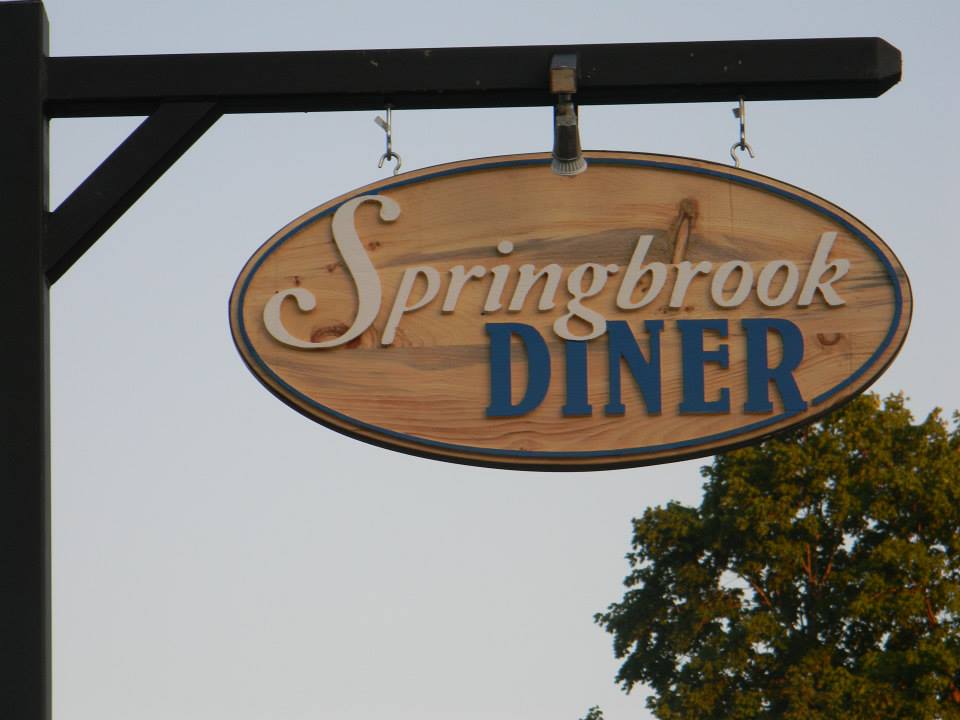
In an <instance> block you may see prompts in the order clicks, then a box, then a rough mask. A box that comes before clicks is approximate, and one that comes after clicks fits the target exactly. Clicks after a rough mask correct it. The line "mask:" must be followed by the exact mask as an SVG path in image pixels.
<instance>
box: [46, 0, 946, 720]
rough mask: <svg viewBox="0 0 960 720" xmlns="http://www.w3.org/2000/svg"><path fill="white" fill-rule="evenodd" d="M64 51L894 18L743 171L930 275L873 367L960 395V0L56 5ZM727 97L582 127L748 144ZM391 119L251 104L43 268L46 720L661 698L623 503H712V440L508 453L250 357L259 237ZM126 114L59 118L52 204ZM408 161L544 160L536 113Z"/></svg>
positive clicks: (235, 718) (120, 130)
mask: <svg viewBox="0 0 960 720" xmlns="http://www.w3.org/2000/svg"><path fill="white" fill-rule="evenodd" d="M46 7H47V13H48V16H49V18H50V24H51V42H50V46H51V54H53V55H97V54H128V53H129V54H136V53H178V52H221V51H223V52H225V51H254V50H323V49H346V48H378V47H441V46H460V45H502V44H549V43H557V44H562V43H599V42H645V41H668V40H728V39H760V38H788V37H832V36H833V37H840V36H857V35H863V36H870V35H877V36H881V37H884V38H885V39H887V40H888V41H889V42H891V43H893V44H894V45H896V46H897V47H899V48H900V49H901V50H902V51H903V54H904V68H905V70H904V80H903V82H902V83H901V84H900V85H899V86H897V87H895V88H894V89H893V90H892V91H890V92H888V93H887V94H886V95H884V96H883V97H881V98H879V99H875V100H840V101H809V102H777V103H751V104H749V105H748V117H749V120H750V123H749V128H748V129H749V137H748V140H749V142H750V143H751V144H752V145H753V148H754V150H755V151H756V153H757V157H756V160H754V161H748V162H746V163H745V167H747V168H749V169H754V170H757V171H758V172H761V173H764V174H767V175H771V176H773V177H776V178H779V179H782V180H785V181H787V182H790V183H793V184H795V185H798V186H800V187H802V188H805V189H808V190H811V191H813V192H815V193H817V194H819V195H821V196H824V197H826V198H828V199H830V200H832V201H833V202H835V203H837V204H839V205H840V206H842V207H844V208H846V209H847V210H849V211H850V212H852V213H853V214H855V215H857V216H858V217H859V218H861V219H862V220H863V221H864V222H866V223H867V224H868V225H870V226H871V227H872V228H873V229H874V230H876V231H877V232H878V233H879V235H880V236H881V237H883V238H884V239H885V240H886V241H887V243H888V244H889V245H890V246H891V247H892V248H893V250H894V251H895V252H896V253H897V254H898V256H899V257H900V259H901V261H902V262H903V264H904V266H905V267H906V269H907V272H908V273H909V274H910V276H911V279H912V283H913V290H914V295H915V303H916V307H915V312H914V318H913V325H912V329H911V332H910V336H909V337H908V339H907V343H906V346H905V347H904V349H903V351H902V352H901V354H900V357H899V358H898V359H897V360H896V362H895V363H894V365H893V366H892V367H891V369H890V370H889V371H888V372H887V374H886V375H885V376H884V377H883V378H882V379H881V380H880V381H879V382H878V383H877V384H876V386H875V389H876V390H877V391H879V392H881V393H889V392H893V391H897V390H901V389H902V390H903V391H905V392H906V393H907V394H908V395H909V396H910V397H911V398H912V400H911V403H910V405H911V407H912V408H913V410H914V412H915V414H917V415H918V416H921V415H925V414H926V413H927V412H928V411H929V410H930V409H931V408H932V407H933V406H935V405H941V406H943V407H944V408H946V409H947V410H948V411H952V410H953V409H956V408H960V384H958V383H957V382H956V379H955V373H956V362H957V361H956V358H957V357H958V356H960V338H958V333H957V331H956V327H957V314H958V302H957V296H958V291H957V286H958V277H957V271H958V266H960V242H958V239H957V238H956V220H955V217H954V214H953V211H954V210H955V209H956V207H957V196H958V192H957V191H958V190H960V182H958V180H957V174H956V168H957V164H958V160H960V146H958V142H957V139H956V128H957V116H958V110H960V104H958V100H957V76H958V70H960V61H958V59H957V53H956V46H955V35H956V29H957V27H958V26H960V11H958V8H960V6H958V4H957V3H956V2H953V1H952V0H949V1H948V0H942V1H940V2H933V1H931V2H915V3H909V4H908V3H904V2H902V0H898V1H897V2H892V1H888V0H870V1H859V0H857V1H844V2H837V1H836V0H831V1H830V2H823V1H820V0H805V1H804V2H794V1H789V2H785V1H784V2H771V1H770V0H763V1H757V2H737V1H731V2H724V3H720V2H708V1H706V0H702V1H699V2H695V1H692V0H686V1H683V0H674V1H673V2H668V3H646V2H638V1H636V0H634V1H633V2H603V1H599V2H592V3H586V2H582V1H580V2H574V1H573V0H554V1H552V2H522V1H521V0H510V1H509V2H507V1H505V0H488V1H487V2H483V3H458V2H452V1H449V2H427V1H426V0H404V1H403V2H399V1H397V0H394V1H393V2H386V1H384V0H371V1H370V2H343V1H341V2H328V1H314V2H309V1H308V0H274V1H273V2H264V1H262V0H259V1H256V2H254V1H252V0H163V1H162V2H161V1H159V0H157V1H153V0H150V1H148V0H48V2H47V3H46ZM731 107H732V105H731V104H729V103H721V104H715V105H686V106H658V107H654V106H623V107H616V106H615V107H605V108H594V107H586V108H584V109H583V110H582V113H581V125H582V138H583V144H584V146H586V147H589V148H596V149H615V150H637V151H650V152H659V153H672V154H678V155H685V156H692V157H701V158H705V159H709V160H714V161H718V162H729V156H728V154H727V153H728V150H729V147H730V145H731V144H732V143H733V142H734V141H735V140H736V132H737V128H736V124H735V120H734V119H733V117H732V115H731V113H730V109H731ZM374 116H375V113H370V112H363V113H340V114H289V115H259V116H258V115H250V116H231V117H226V118H224V119H222V120H220V121H219V122H218V123H217V124H216V125H215V126H214V127H213V129H212V130H211V131H209V132H208V133H207V134H206V135H205V136H204V137H203V138H202V139H201V140H200V141H199V142H198V143H197V145H196V146H195V147H194V148H193V149H192V150H191V151H189V152H188V153H187V155H186V156H185V157H184V158H182V159H181V160H180V161H179V162H178V163H177V164H176V165H175V166H174V167H173V169H172V170H171V171H169V172H168V173H167V174H166V175H165V176H164V177H163V178H162V179H161V180H160V181H159V182H158V183H157V184H156V185H155V186H154V188H153V189H151V190H150V191H149V192H148V193H147V195H146V196H145V197H144V198H143V199H141V200H140V201H139V202H138V203H137V204H136V205H135V206H134V207H133V208H132V210H131V211H130V212H128V213H127V214H126V216H125V217H124V218H122V219H121V220H120V221H119V222H118V223H117V224H116V225H115V226H114V227H113V228H112V229H111V230H110V231H109V232H108V233H107V234H106V235H105V236H104V237H103V239H101V240H100V241H99V242H98V243H97V245H96V246H95V247H94V248H93V249H92V250H91V251H90V252H88V253H87V254H86V256H84V258H83V259H82V260H81V261H80V262H78V263H77V264H76V265H75V266H74V267H73V269H71V270H70V271H69V272H68V273H67V274H66V275H65V276H64V277H63V278H62V279H61V280H60V281H59V282H58V283H57V284H56V285H55V286H54V288H53V291H52V348H53V366H52V373H53V378H52V383H53V433H54V434H53V489H54V501H53V511H54V512H53V520H54V545H53V553H54V616H53V620H54V641H53V642H54V700H55V713H56V714H55V717H56V719H57V720H128V719H130V718H136V719H137V720H166V719H167V718H178V719H179V720H221V719H222V720H266V719H268V718H269V719H270V720H307V719H312V718H338V720H374V719H375V718H376V719H377V720H382V719H386V718H389V719H390V720H408V719H409V720H414V719H416V720H430V719H432V718H436V719H438V720H439V719H440V718H450V717H457V718H464V719H470V720H474V719H475V720H480V719H483V720H487V719H490V720H512V719H517V720H519V719H520V718H524V719H526V720H548V719H549V720H559V719H562V718H568V719H569V720H576V718H579V717H581V716H582V715H583V714H584V713H585V712H586V710H587V708H588V707H590V706H591V705H594V704H599V705H601V706H602V707H603V709H604V711H605V712H606V715H607V718H608V720H620V719H621V718H645V717H649V715H648V714H647V712H646V710H645V708H644V702H643V700H644V692H643V691H642V690H640V689H638V690H635V691H634V693H633V694H632V695H630V696H626V695H624V694H623V693H622V692H621V691H620V690H618V689H617V688H616V687H615V685H614V684H613V676H614V674H615V672H616V668H617V663H616V661H615V660H614V658H613V657H612V652H611V649H610V641H609V638H608V636H607V635H606V634H605V633H604V632H602V631H601V630H600V629H599V628H597V627H596V626H594V625H593V623H592V616H593V613H594V612H597V611H599V610H602V609H603V608H605V607H606V605H607V604H608V603H610V602H612V601H614V600H617V599H619V597H620V594H621V585H620V583H621V579H622V577H623V576H624V575H625V573H626V570H627V567H626V564H625V561H624V559H623V554H624V553H625V552H626V551H627V549H628V543H629V538H630V519H631V518H632V517H634V516H637V515H639V514H641V513H642V512H643V510H644V508H645V507H647V506H650V505H654V504H661V503H664V502H667V501H668V500H671V499H676V500H680V501H683V502H686V503H696V502H698V501H699V495H700V485H701V478H700V476H699V474H698V467H699V466H700V465H701V464H702V462H700V461H694V462H686V463H679V464H674V465H668V466H662V467H654V468H646V469H637V470H618V471H613V472H604V473H584V474H535V473H521V472H507V471H496V470H486V469H480V468H469V467H461V466H457V465H451V464H445V463H439V462H433V461H428V460H421V459H417V458H413V457H407V456H405V455H402V454H399V453H394V452H390V451H387V450H381V449H379V448H375V447H371V446H368V445H364V444H361V443H358V442H356V441H353V440H350V439H347V438H345V437H342V436H340V435H338V434H336V433H334V432H332V431H329V430H326V429H324V428H323V427H321V426H319V425H316V424H314V423H312V422H310V421H308V420H306V419H305V418H303V417H301V416H300V415H298V414H296V413H294V412H292V411H291V410H290V409H288V408H287V407H286V406H285V405H283V404H282V403H280V402H278V401H277V400H275V399H274V398H273V397H272V396H270V395H269V394H268V393H267V392H266V391H265V390H263V389H262V388H261V386H260V384H259V383H258V382H257V381H256V380H255V379H254V378H253V376H252V375H251V374H250V373H249V372H248V371H247V369H246V368H245V366H244V365H243V363H242V361H241V360H240V357H239V356H238V354H237V352H236V351H235V349H234V347H233V343H232V341H231V339H230V332H229V327H228V322H227V299H228V296H229V293H230V289H231V286H232V283H233V281H234V278H235V277H236V275H237V273H239V271H240V269H241V268H242V267H243V265H244V263H245V262H246V260H247V258H248V257H249V256H250V255H251V254H252V253H253V252H254V250H255V249H256V248H257V247H258V246H259V245H260V244H261V243H263V242H264V241H265V240H266V239H267V238H268V237H270V235H272V234H273V233H274V232H275V231H276V230H277V229H279V228H280V227H281V226H283V225H284V224H286V223H287V222H288V221H290V220H291V219H293V218H294V217H297V216H298V215H300V214H301V213H303V212H305V211H306V210H309V209H310V208H312V207H314V206H316V205H319V204H321V203H322V202H324V201H326V200H328V199H330V198H332V197H334V196H336V195H338V194H340V193H343V192H346V191H348V190H351V189H353V188H356V187H358V186H360V185H363V184H365V183H367V182H370V181H372V180H376V179H378V178H380V177H383V176H385V175H386V170H378V169H377V166H376V164H377V160H378V158H379V157H380V154H381V153H382V152H383V134H382V132H381V130H380V129H379V128H377V127H376V126H375V125H374V123H373V118H374ZM137 122H138V121H137V120H136V119H119V120H118V119H105V120H69V121H68V120H60V121H56V122H54V123H53V129H52V162H51V191H52V202H53V204H54V205H56V203H58V202H59V201H60V200H62V199H63V197H65V196H66V195H67V194H68V193H69V192H70V191H71V190H72V189H73V187H75V186H76V184H77V183H78V182H80V181H81V180H82V179H83V178H84V177H85V176H86V174H87V173H88V172H89V171H90V170H91V169H93V168H94V167H95V166H96V165H97V164H98V163H99V162H100V161H101V160H102V159H103V158H104V157H105V156H106V154H107V153H109V151H110V150H111V149H112V148H113V147H114V146H115V145H116V144H117V143H118V142H119V141H120V140H121V139H122V138H123V137H124V136H125V135H126V133H128V132H129V131H130V129H132V128H133V127H134V126H135V125H136V123H137ZM394 125H395V149H396V150H397V151H398V152H400V153H401V154H402V156H403V159H404V164H405V167H407V168H411V169H412V168H416V167H423V166H428V165H433V164H437V163H442V162H448V161H454V160H459V159H464V158H468V157H479V156H486V155H499V154H505V153H513V152H529V151H539V150H547V149H549V147H550V143H551V115H550V110H549V109H547V108H536V109H510V110H498V109H494V110H482V111H481V110H476V111H472V110H467V111H432V112H397V113H394Z"/></svg>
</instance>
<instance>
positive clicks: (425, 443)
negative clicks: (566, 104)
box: [236, 154, 905, 469]
mask: <svg viewBox="0 0 960 720" xmlns="http://www.w3.org/2000/svg"><path fill="white" fill-rule="evenodd" d="M588 159H589V161H590V163H591V164H592V165H623V166H632V167H644V168H658V169H665V170H671V171H674V172H685V173H692V174H695V175H705V176H707V177H714V178H719V179H722V180H726V181H728V182H734V183H737V184H739V185H746V186H747V187H752V188H755V189H759V190H762V191H764V192H769V193H772V194H774V195H778V196H780V197H783V198H786V199H787V200H790V201H793V202H797V203H799V204H801V205H803V206H805V207H807V208H809V209H812V210H814V211H815V212H817V213H819V214H821V215H823V216H825V217H827V218H829V219H830V220H831V221H833V222H835V223H837V224H838V225H840V226H842V227H843V228H844V229H845V230H847V232H849V233H850V234H851V235H853V236H854V237H856V238H857V239H859V240H860V241H861V242H862V243H863V244H864V245H866V246H867V247H868V248H870V250H872V251H873V253H874V254H875V255H876V256H877V257H878V258H879V259H880V262H881V263H882V264H883V267H884V268H885V269H886V271H887V275H888V277H889V278H890V282H891V284H892V285H893V290H894V313H893V317H892V320H891V323H890V327H889V328H888V329H887V334H886V335H885V336H884V339H883V342H881V343H880V345H879V347H877V349H876V350H875V351H874V352H873V353H872V354H871V355H870V357H869V358H868V359H867V361H866V362H864V363H863V364H862V365H861V366H860V367H859V368H857V370H856V371H855V372H854V373H853V374H851V375H850V376H848V377H847V378H846V379H845V380H843V381H842V382H840V383H838V384H837V385H835V386H834V387H832V388H830V389H829V390H827V391H826V392H823V393H821V394H820V395H818V396H816V397H815V398H814V399H813V400H812V401H811V405H813V406H817V405H821V404H823V403H824V402H825V401H827V400H829V399H830V398H831V397H833V396H834V395H836V394H837V393H838V392H840V391H841V390H843V389H845V388H847V387H849V386H850V385H851V384H852V383H853V382H854V381H856V380H857V378H859V377H860V376H862V375H863V374H864V373H866V372H867V370H868V369H869V368H870V367H871V366H873V364H874V363H875V362H876V361H877V360H878V359H879V358H880V356H881V355H883V353H884V352H886V350H887V348H888V347H889V346H890V344H891V343H892V342H893V339H894V337H895V336H896V333H897V328H898V327H899V326H900V320H901V317H902V314H903V293H902V291H901V289H900V282H899V279H898V278H897V273H896V269H895V268H894V267H893V265H892V263H891V262H890V260H889V259H888V258H887V256H886V254H885V253H884V252H882V251H881V250H880V248H878V247H877V245H876V243H874V242H873V240H871V239H870V238H869V237H867V236H866V235H865V234H864V233H863V232H861V231H860V230H859V229H858V228H856V227H855V226H853V225H852V224H851V223H850V222H848V221H847V220H846V219H845V218H843V217H841V216H839V215H837V214H836V213H834V212H833V211H831V210H829V209H828V208H826V207H823V206H821V205H818V204H817V203H815V202H813V201H811V200H809V199H807V198H805V197H802V196H800V195H797V194H795V193H792V192H790V191H788V190H784V189H782V188H779V187H775V186H772V185H768V184H766V183H765V182H763V181H761V180H756V179H753V178H749V177H742V176H740V175H733V174H731V173H728V172H724V171H722V170H714V169H711V168H704V167H696V166H690V165H683V164H680V163H671V162H666V161H659V160H648V159H640V158H624V157H602V156H600V157H597V156H592V155H589V154H588ZM550 162H551V161H550V158H549V157H538V158H525V159H517V160H506V161H497V160H491V161H490V162H486V163H478V164H476V165H467V166H463V167H457V168H448V169H446V170H437V171H436V172H433V173H428V174H425V175H420V176H417V177H414V178H408V179H404V180H397V181H396V182H392V183H388V184H386V185H383V186H381V187H379V188H377V189H376V190H372V191H368V194H370V193H373V194H378V193H381V192H386V191H389V190H392V189H395V188H398V187H403V186H405V185H412V184H414V183H419V182H425V181H428V180H436V179H438V178H442V177H449V176H452V175H459V174H463V173H467V172H477V171H483V170H494V169H498V168H505V167H530V166H537V165H549V164H550ZM359 194H360V193H359V192H357V193H354V194H352V195H350V196H348V197H346V198H345V199H344V200H342V201H341V202H339V203H337V204H336V205H332V206H330V207H329V208H327V209H326V210H324V211H322V212H319V213H317V214H316V215H314V216H312V217H310V218H309V219H307V220H304V221H303V222H302V223H299V224H297V225H296V226H294V227H293V228H292V229H290V230H289V231H288V232H286V233H285V234H284V235H283V237H281V238H280V239H279V240H277V241H275V242H274V243H273V245H271V246H270V247H269V248H268V249H267V250H266V252H264V253H263V255H262V256H261V257H260V258H258V259H257V262H256V263H254V265H253V267H252V268H250V271H249V272H248V273H247V275H246V277H245V278H244V281H243V284H242V285H241V287H240V293H239V295H238V298H237V305H236V308H237V315H236V322H237V328H238V329H239V332H240V337H241V340H242V342H243V344H244V347H246V349H247V351H248V352H249V353H250V356H251V357H252V358H253V360H254V362H255V363H256V364H257V366H258V367H259V369H260V371H261V373H262V375H263V377H266V378H269V379H270V380H271V381H272V382H274V383H276V385H277V386H279V387H281V388H283V390H284V391H285V392H287V393H288V394H289V395H290V396H291V397H293V398H297V399H299V400H300V401H301V402H303V403H305V404H306V405H307V406H308V407H311V408H314V409H316V410H318V411H320V412H321V413H323V414H324V415H327V416H329V417H332V418H336V419H338V420H340V421H341V422H344V423H346V424H347V425H348V426H352V427H354V428H357V429H360V430H364V431H370V432H375V433H378V434H380V435H382V436H384V437H388V438H394V439H397V440H401V441H403V442H406V443H413V444H415V445H419V446H421V447H423V448H425V449H427V448H436V449H437V450H446V451H451V452H460V453H469V454H474V455H481V456H488V457H491V458H498V457H499V458H523V459H544V460H552V459H555V460H562V459H570V460H574V459H587V458H622V457H626V456H631V455H637V456H642V455H648V454H653V453H660V452H666V451H670V450H678V451H682V450H692V449H693V448H695V447H697V446H698V445H709V444H712V443H715V442H718V441H722V440H729V439H732V438H735V437H737V436H738V435H744V434H747V433H752V432H754V431H756V430H762V429H763V428H765V427H770V426H772V425H776V424H778V423H780V422H782V421H784V420H787V419H789V418H791V417H794V416H796V415H799V414H801V413H802V412H804V411H802V410H798V411H794V412H784V413H780V414H779V415H776V416H774V417H770V418H766V419H765V420H760V421H757V422H755V423H750V424H749V425H743V426H740V427H738V428H735V429H733V430H727V431H725V432H722V433H715V434H713V435H704V436H701V437H697V438H692V439H690V440H681V441H678V442H674V443H661V444H659V445H645V446H640V447H633V448H614V449H611V450H584V451H562V450H551V451H543V450H541V451H537V450H502V449H496V448H481V447H474V446H472V445H455V444H453V443H445V442H440V441H439V440H430V439H427V438H421V437H418V436H416V435H406V434H404V433H400V432H397V431H395V430H389V429H387V428H382V427H380V426H378V425H373V424H371V423H366V422H363V421H362V420H358V419H357V418H354V417H351V416H350V415H345V414H343V413H341V412H339V411H337V410H334V409H332V408H329V407H327V406H325V405H322V404H320V403H318V402H317V401H315V400H314V399H313V398H310V397H308V396H306V395H304V394H303V393H301V392H300V391H299V390H297V389H296V388H295V387H293V386H292V385H290V384H288V383H287V382H286V381H284V380H283V379H282V378H280V377H279V376H278V375H277V374H276V373H274V372H273V370H272V369H271V368H270V366H269V365H267V364H266V363H265V362H264V361H263V359H262V358H261V357H260V355H259V354H258V353H257V351H256V350H255V349H254V347H253V344H252V343H251V342H250V338H249V336H248V334H247V329H246V326H245V325H244V322H243V306H244V299H245V297H246V293H247V288H248V287H249V285H250V281H251V280H252V279H253V276H254V275H256V273H257V271H258V270H259V269H260V266H261V265H262V264H263V262H264V261H265V260H266V259H267V258H268V257H270V255H271V254H272V253H273V251H274V250H276V249H277V248H279V247H280V246H281V245H283V243H284V242H286V241H287V240H288V239H289V238H290V237H292V236H293V235H295V234H297V233H299V232H300V231H301V230H303V229H304V228H305V227H309V226H310V225H312V224H313V223H315V222H317V221H318V220H320V219H321V218H324V217H326V216H327V215H330V214H332V213H334V212H336V210H337V208H339V207H340V206H341V205H342V204H343V203H345V202H347V201H348V200H350V199H352V198H354V197H357V195H359ZM825 202H826V201H825ZM904 337H905V336H904ZM449 459H456V457H450V458H449ZM585 469H589V467H588V468H585Z"/></svg>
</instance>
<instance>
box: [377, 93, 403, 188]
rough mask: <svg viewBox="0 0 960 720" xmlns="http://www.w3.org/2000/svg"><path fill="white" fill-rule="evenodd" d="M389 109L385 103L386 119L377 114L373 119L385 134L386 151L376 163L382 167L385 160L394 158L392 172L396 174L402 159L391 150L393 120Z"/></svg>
mask: <svg viewBox="0 0 960 720" xmlns="http://www.w3.org/2000/svg"><path fill="white" fill-rule="evenodd" d="M390 114H391V109H390V106H389V105H387V119H386V120H384V119H383V118H382V117H380V116H379V115H377V117H375V118H374V119H373V121H374V122H375V123H376V124H377V125H379V126H380V127H381V128H383V131H384V132H385V133H386V134H387V151H386V152H385V153H384V154H383V155H381V156H380V162H378V163H377V167H380V168H382V167H383V163H385V162H386V161H387V160H396V161H397V164H396V165H394V166H393V174H394V175H396V174H397V173H399V172H400V165H402V164H403V161H402V160H401V159H400V156H399V155H397V153H395V152H394V151H393V120H392V119H391V117H390Z"/></svg>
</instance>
